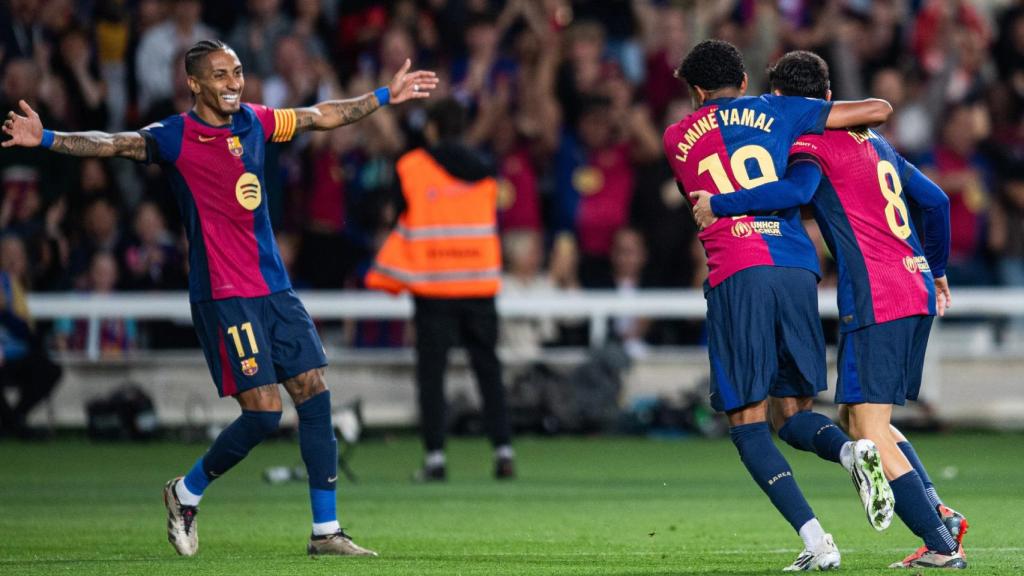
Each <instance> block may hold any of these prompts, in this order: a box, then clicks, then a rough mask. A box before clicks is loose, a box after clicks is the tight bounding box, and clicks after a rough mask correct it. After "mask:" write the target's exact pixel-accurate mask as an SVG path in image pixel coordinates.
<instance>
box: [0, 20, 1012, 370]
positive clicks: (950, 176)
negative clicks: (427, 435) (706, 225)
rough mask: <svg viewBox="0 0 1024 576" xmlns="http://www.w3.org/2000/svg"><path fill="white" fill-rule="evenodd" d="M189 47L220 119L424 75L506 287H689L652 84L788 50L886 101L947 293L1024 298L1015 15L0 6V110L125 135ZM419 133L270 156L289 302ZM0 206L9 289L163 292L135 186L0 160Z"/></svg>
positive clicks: (169, 271)
mask: <svg viewBox="0 0 1024 576" xmlns="http://www.w3.org/2000/svg"><path fill="white" fill-rule="evenodd" d="M214 37H216V38H220V39H223V40H225V41H226V42H227V43H228V44H229V45H231V46H232V47H233V48H234V49H235V51H236V52H237V53H238V55H239V57H240V58H241V61H242V63H243V65H244V67H245V79H246V86H245V94H244V99H245V100H247V101H250V102H261V103H264V104H267V105H269V106H272V107H292V106H302V105H309V104H313V103H315V102H317V101H320V100H324V99H329V98H344V97H350V96H355V95H360V94H363V93H365V92H368V91H370V90H372V89H373V88H375V87H377V86H381V85H384V84H386V83H387V81H388V79H389V78H390V77H391V75H392V74H394V72H395V71H396V70H398V68H399V67H400V66H401V64H402V62H403V60H404V59H405V58H407V57H411V58H412V59H413V61H414V63H415V66H416V67H417V68H423V69H432V70H435V71H437V72H438V74H439V75H440V76H441V79H442V85H441V86H442V87H441V90H439V94H438V96H444V95H451V96H454V97H456V98H457V99H459V100H460V101H461V102H463V103H464V104H465V105H466V106H467V107H468V108H469V109H470V110H471V114H472V118H473V121H472V126H471V128H470V130H469V132H468V136H467V137H468V140H469V142H470V143H471V144H472V145H473V146H474V147H476V148H477V149H478V150H479V152H480V153H481V154H482V155H484V156H486V157H487V158H488V159H489V160H490V161H491V162H492V163H493V166H494V168H495V170H496V173H497V174H498V175H499V177H500V189H501V194H500V226H501V232H502V238H503V245H504V249H505V252H506V259H505V263H506V267H507V276H508V277H507V281H506V283H505V290H506V291H507V292H513V291H523V290H529V289H544V290H578V289H586V288H609V289H618V290H621V291H632V290H637V289H641V288H654V287H657V288H675V287H699V286H701V284H702V282H703V280H704V274H705V266H704V261H703V258H704V255H703V251H702V249H701V248H700V245H699V243H698V242H697V240H696V238H695V228H694V224H693V222H692V219H691V217H690V213H689V208H688V204H687V203H686V202H685V201H684V198H683V197H682V196H681V195H680V193H679V192H678V190H677V188H676V185H675V183H674V181H673V179H672V173H671V171H670V170H669V167H668V165H667V163H666V161H665V159H664V154H663V152H662V146H661V133H662V131H663V129H664V127H665V126H666V125H668V124H670V123H672V122H676V121H678V120H679V119H681V118H682V117H684V116H685V115H686V114H688V113H689V112H690V111H691V104H690V100H689V97H688V92H687V88H686V86H684V85H683V84H681V83H680V82H679V81H678V80H676V79H675V78H673V75H672V71H673V69H674V68H675V67H676V65H677V64H678V63H679V62H680V60H681V58H682V57H683V55H685V53H686V52H687V50H688V49H689V48H690V47H691V46H692V45H693V44H694V43H696V42H698V41H700V40H702V39H704V38H708V37H717V38H722V39H726V40H729V41H730V42H733V43H734V44H736V45H738V46H739V47H740V48H741V49H742V51H743V52H744V55H745V57H746V63H747V69H748V73H749V76H750V89H749V92H750V93H753V94H757V93H761V92H763V91H765V90H766V86H765V68H766V66H767V65H768V64H770V63H771V62H772V61H773V60H774V59H775V58H777V57H778V56H780V55H781V54H782V53H784V52H785V51H787V50H791V49H808V50H814V51H816V52H818V53H819V54H821V55H822V56H823V57H825V59H826V60H827V61H828V62H829V65H830V67H831V72H832V89H833V97H834V98H836V99H857V98H863V97H868V96H876V97H881V98H885V99H887V100H888V101H890V102H891V103H892V105H893V106H894V108H895V110H896V112H895V115H894V117H893V119H892V120H891V121H890V122H889V123H888V124H886V125H885V126H883V127H882V129H881V130H882V132H883V133H884V135H885V136H887V137H888V138H890V139H891V140H892V141H893V142H894V143H895V144H896V146H897V148H898V149H899V150H900V151H901V152H902V153H903V154H904V155H905V156H906V157H907V158H908V159H910V160H911V161H913V162H916V163H918V164H919V165H920V166H921V167H922V168H923V169H925V170H926V172H927V173H928V174H929V175H930V176H931V177H933V178H934V179H935V180H936V181H937V182H938V183H939V184H940V185H941V186H942V188H943V189H944V190H945V191H946V192H947V193H948V194H949V196H950V198H951V200H952V221H953V222H952V225H953V228H952V229H953V238H952V256H951V261H950V266H949V275H950V282H951V285H953V286H954V287H956V286H966V285H979V284H980V285H1006V286H1024V121H1022V119H1024V114H1022V111H1024V1H1008V0H1002V1H1001V0H976V1H970V0H777V1H770V0H728V1H727V0H678V1H668V0H660V1H659V0H573V1H570V0H506V1H500V0H491V1H489V0H389V1H378V0H218V1H217V2H199V1H198V0H77V1H75V0H0V109H2V110H4V112H6V111H7V110H10V109H17V107H16V103H17V102H18V100H19V99H24V100H26V101H27V102H29V103H30V104H31V105H32V106H33V107H34V108H35V109H36V110H37V111H38V112H39V113H40V115H41V116H42V119H43V123H44V125H45V126H47V127H49V128H52V129H56V130H94V129H95V130H106V131H122V130H132V129H137V128H139V127H142V126H144V125H146V124H148V123H150V122H153V121H157V120H160V119H161V118H164V117H166V116H168V115H171V114H176V113H180V112H183V111H185V110H187V109H188V108H189V107H190V106H191V96H190V93H189V91H188V89H187V86H186V83H185V71H184V66H183V61H182V55H183V53H184V51H185V50H186V49H187V48H188V47H189V46H190V45H192V44H193V43H194V42H195V41H197V40H200V39H204V38H214ZM424 117H425V115H424V111H423V108H422V107H421V106H420V105H419V104H412V105H408V104H407V105H402V106H398V107H394V108H387V109H384V110H381V111H379V112H377V113H375V114H373V115H372V116H371V117H370V118H369V119H368V120H366V121H363V122H360V123H358V124H356V125H354V126H350V127H346V128H342V129H339V130H335V131H333V132H330V133H316V134H307V135H303V136H301V137H300V138H297V139H296V140H295V141H293V142H291V143H288V144H284V145H280V146H274V147H271V149H270V151H269V152H268V163H267V171H266V187H267V190H268V198H269V201H270V202H271V210H272V214H273V221H274V225H275V228H276V230H277V232H278V241H279V247H280V250H281V253H282V256H283V258H284V260H285V262H286V264H287V266H288V268H289V270H290V272H291V275H292V279H293V282H294V283H295V285H296V287H298V288H315V289H342V288H345V289H358V288H360V283H361V276H362V273H363V272H364V271H365V269H366V267H367V265H368V263H369V262H370V259H371V258H372V255H373V254H374V251H375V249H376V247H377V246H378V245H379V243H380V242H381V241H382V239H383V238H384V236H385V234H386V232H387V230H388V227H389V226H390V225H391V224H392V223H393V222H394V219H395V199H394V196H393V193H392V185H393V180H394V178H395V175H394V161H395V159H396V158H397V157H398V156H399V155H401V154H402V153H403V152H405V151H406V150H409V149H411V148H413V147H416V146H419V145H421V144H422V135H421V133H420V128H421V127H422V125H423V123H424ZM0 188H2V189H0V193H2V200H0V231H2V232H0V238H2V239H0V267H2V274H3V280H4V284H5V285H15V286H18V287H19V288H18V289H17V290H15V291H14V292H12V291H10V290H8V292H7V293H8V294H9V295H10V294H15V295H21V294H23V293H24V292H25V291H35V292H41V291H79V292H93V293H102V292H111V291H119V290H144V291H145V290H183V289H185V287H186V283H185V275H186V274H187V259H186V258H185V256H184V255H185V251H186V247H185V246H184V237H183V235H182V233H181V225H180V216H179V214H178V210H177V206H176V205H175V200H174V199H173V197H172V195H171V194H170V193H169V191H168V190H167V186H166V184H165V183H164V182H163V180H162V178H161V175H160V169H159V167H157V166H143V165H139V164H135V163H132V162H129V161H126V160H97V159H74V158H69V157H65V156H60V155H57V154H52V153H48V152H46V151H43V150H38V149H14V148H12V149H3V150H2V152H0ZM811 225H813V223H811ZM823 261H824V262H825V266H826V268H828V262H827V256H823ZM828 281H829V280H828V279H827V278H826V280H825V282H826V283H827V282H828ZM18 297H21V296H18ZM16 300H17V298H12V297H8V298H5V299H4V302H2V303H3V304H4V305H5V306H6V311H7V312H11V311H12V310H15V308H17V306H18V302H17V301H16ZM584 328H585V327H584V326H580V325H578V324H573V323H566V324H562V325H554V324H551V323H543V322H540V323H538V322H520V323H519V324H515V323H511V324H510V325H509V326H507V330H506V335H505V337H506V341H507V342H509V343H514V342H520V341H521V348H522V349H523V350H524V351H525V352H526V353H529V351H530V350H531V349H532V348H534V347H536V346H537V345H538V343H546V342H552V341H561V342H563V343H584V342H585V333H584V332H585V331H584ZM613 330H614V333H615V334H616V335H618V336H619V338H620V339H621V340H623V341H625V342H627V343H631V344H630V345H631V346H634V347H642V346H643V343H644V342H645V341H646V342H650V343H668V344H678V343H690V342H694V341H696V339H698V338H699V330H695V329H693V328H692V327H687V325H685V324H680V323H666V324H665V325H664V326H660V325H659V324H658V323H650V322H646V321H644V320H642V319H631V318H623V319H619V320H617V321H616V322H615V323H614V327H613ZM84 331H85V327H84V326H83V325H79V324H78V323H75V322H71V321H68V322H59V323H57V324H56V325H55V326H54V330H53V335H52V340H53V342H55V343H56V344H57V345H58V346H59V347H63V348H71V349H74V348H80V347H81V346H83V334H84ZM166 333H167V332H164V331H161V335H164V334H166ZM189 333H190V332H189V329H188V327H187V326H186V327H185V331H184V332H183V334H189ZM344 333H345V335H344V343H346V344H352V345H358V346H389V345H401V344H402V343H404V342H405V339H406V333H405V330H404V328H403V327H402V325H401V324H400V323H399V324H396V323H381V322H375V323H374V322H367V323H360V324H358V325H354V326H352V327H350V329H347V330H345V331H344ZM581 334H582V335H581ZM140 337H141V336H140V334H139V331H138V330H137V328H136V327H135V326H134V324H133V323H130V322H127V323H126V322H111V323H110V325H106V324H105V325H104V326H103V328H102V330H101V339H102V345H103V347H104V349H110V350H115V351H116V350H124V349H130V348H133V347H136V346H140V345H145V346H150V345H154V343H155V342H154V341H155V340H156V339H158V338H157V336H156V335H151V336H149V337H148V338H146V337H142V338H143V340H144V341H143V342H142V343H141V344H140ZM183 337H184V338H186V339H187V338H188V337H190V336H183ZM171 340H173V338H172V339H171Z"/></svg>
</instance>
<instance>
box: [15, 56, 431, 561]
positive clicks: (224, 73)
mask: <svg viewBox="0 0 1024 576" xmlns="http://www.w3.org/2000/svg"><path fill="white" fill-rule="evenodd" d="M410 66H411V63H410V62H409V61H408V60H406V62H405V65H404V66H403V67H402V69H401V70H399V71H398V73H397V74H395V76H394V78H393V79H392V80H391V83H390V84H389V85H388V86H386V87H381V88H378V89H377V90H375V91H374V92H372V93H368V94H364V95H362V96H360V97H358V98H352V99H348V100H331V101H327V102H321V103H319V104H316V105H315V106H311V107H308V108H292V109H278V110H274V109H270V108H267V107H265V106H260V105H257V104H246V103H243V102H242V92H243V89H244V87H245V77H244V75H243V73H242V64H241V62H240V61H239V60H238V56H237V55H236V54H235V52H234V51H233V50H232V49H231V48H230V47H228V46H227V45H225V44H224V43H222V42H220V41H217V40H203V41H200V42H197V43H196V44H195V45H194V46H192V48H191V49H189V50H188V52H187V53H186V55H185V70H186V73H187V75H188V87H189V89H190V90H191V91H192V95H193V98H194V102H195V104H194V105H193V107H192V109H191V110H189V111H188V112H186V113H183V114H180V115H177V116H171V117H169V118H167V119H165V120H162V121H160V122H156V123H154V124H151V125H149V126H146V127H145V128H143V129H141V130H139V131H136V132H121V133H117V134H107V133H104V132H72V133H64V132H52V131H50V130H46V129H44V128H43V126H42V124H41V122H40V120H39V115H38V114H36V113H35V112H34V111H33V110H32V109H31V108H30V107H29V106H28V104H26V103H25V102H24V101H22V102H20V103H19V104H20V107H21V111H22V113H23V114H24V115H21V114H17V113H15V112H13V111H12V112H9V113H8V114H7V118H6V119H5V121H4V125H3V132H4V134H6V135H7V136H9V139H8V140H6V141H5V142H4V143H3V147H5V148H7V147H11V146H26V147H34V146H42V147H44V148H49V149H50V150H52V151H54V152H59V153H62V154H70V155H73V156H104V157H106V156H120V157H124V158H130V159H132V160H136V161H139V162H146V163H158V164H160V165H161V166H162V167H163V169H164V173H165V175H166V176H167V178H168V179H169V180H170V182H171V188H172V189H173V190H174V192H175V194H176V196H177V200H178V205H179V207H180V209H181V212H182V219H183V220H184V223H185V230H186V233H187V234H188V239H189V265H190V273H189V296H190V300H191V302H192V320H193V323H194V324H195V328H196V332H197V333H198V335H199V341H200V343H201V344H202V347H203V352H204V354H205V356H206V362H207V364H208V366H209V368H210V374H211V376H212V377H213V380H214V383H215V384H216V386H217V391H218V393H219V394H220V396H222V397H223V396H231V397H232V398H234V399H235V400H236V401H237V402H238V404H239V406H241V409H242V414H241V416H239V417H238V419H237V420H235V421H234V422H233V423H232V424H231V425H230V426H228V427H227V428H225V429H224V431H223V432H221V434H220V435H219V436H218V437H217V439H216V440H215V441H214V442H213V445H212V446H211V447H210V449H209V450H208V451H207V452H206V454H204V455H203V456H202V457H201V458H199V460H198V461H197V462H196V463H195V465H194V466H193V467H192V469H191V470H189V472H188V473H187V474H186V475H185V476H184V477H179V478H175V479H173V480H171V481H169V482H168V483H167V485H166V486H165V488H164V503H165V505H166V506H167V513H168V524H167V536H168V539H169V540H170V542H171V544H172V545H173V546H174V548H175V550H177V551H178V553H179V554H182V555H185V556H192V555H194V554H195V553H196V552H197V550H198V547H199V539H198V532H197V525H196V513H197V512H198V510H199V501H200V499H201V498H202V496H203V492H204V491H205V490H206V488H207V487H208V485H209V484H210V483H211V482H213V481H214V480H216V479H217V478H219V477H220V476H222V475H223V474H224V473H226V472H227V471H228V470H230V469H231V468H232V467H233V466H234V465H235V464H237V463H238V462H239V461H241V460H242V459H243V458H245V456H246V454H248V453H249V451H250V450H251V449H252V448H253V447H255V446H256V445H257V444H259V443H260V442H261V441H262V440H263V439H264V438H266V437H267V436H268V435H269V434H271V433H272V432H273V431H274V430H276V429H277V426H278V423H279V421H280V419H281V395H280V391H279V389H278V384H281V385H283V386H284V388H285V390H286V391H287V392H288V395H289V396H291V399H292V401H293V402H294V404H295V408H296V412H298V417H299V446H300V449H301V452H302V459H303V461H304V462H305V464H306V470H307V471H308V473H309V495H310V502H311V506H312V511H313V530H312V536H311V537H310V539H309V543H308V546H307V551H308V553H309V554H310V555H316V554H333V555H355V556H376V553H375V552H373V551H371V550H367V549H366V548H363V547H361V546H359V545H357V544H355V543H354V542H353V541H352V540H351V538H349V537H348V535H347V534H345V532H344V530H342V528H341V526H340V525H339V523H338V518H337V513H336V503H335V486H336V481H337V477H338V474H337V465H338V457H337V443H336V440H335V438H334V430H333V427H332V426H331V401H330V392H329V391H328V389H327V385H326V384H325V382H324V367H325V366H326V365H327V358H326V356H325V354H324V349H323V345H322V344H321V343H320V338H319V336H318V335H317V332H316V328H315V327H314V326H313V322H312V320H311V319H310V317H309V314H307V313H306V310H305V308H304V307H303V306H302V303H301V302H300V301H299V299H298V298H297V297H296V295H295V293H294V292H293V291H292V287H291V282H290V280H289V279H288V275H287V273H286V272H285V269H284V265H283V264H282V262H281V257H280V255H279V254H278V251H277V244H276V242H275V241H274V235H273V231H272V230H271V227H270V216H269V212H268V209H267V200H266V198H265V194H264V190H265V189H266V186H265V184H264V175H263V164H264V153H265V150H266V146H267V144H268V143H269V142H287V141H289V140H291V139H292V138H293V137H294V136H295V135H296V134H298V133H300V132H304V131H308V130H331V129H334V128H338V127H340V126H344V125H346V124H351V123H353V122H357V121H358V120H360V119H362V118H363V117H365V116H367V115H369V114H371V113H373V111H374V110H376V109H378V108H380V107H381V106H385V105H387V104H388V103H392V104H397V103H400V102H405V101H407V100H412V99H418V98H427V97H429V96H430V92H431V90H433V89H434V88H435V87H436V86H437V77H436V75H435V74H434V73H433V72H426V71H417V72H410V71H409V68H410Z"/></svg>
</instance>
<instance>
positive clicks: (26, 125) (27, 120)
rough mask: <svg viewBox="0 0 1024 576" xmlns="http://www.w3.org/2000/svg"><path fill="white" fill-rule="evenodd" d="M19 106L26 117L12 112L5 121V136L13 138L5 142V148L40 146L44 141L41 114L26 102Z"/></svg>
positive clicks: (20, 102) (19, 103) (21, 101)
mask: <svg viewBox="0 0 1024 576" xmlns="http://www.w3.org/2000/svg"><path fill="white" fill-rule="evenodd" d="M18 106H19V107H21V111H22V112H24V113H25V115H24V116H22V115H20V114H18V113H16V112H15V111H14V110H11V111H10V112H8V113H7V118H6V119H5V120H4V134H7V135H8V136H10V137H11V139H10V140H6V141H4V142H3V144H2V146H3V147H4V148H10V147H12V146H27V147H33V146H39V143H40V142H42V141H43V123H42V121H41V120H39V114H36V111H35V110H33V109H32V107H31V106H29V105H28V102H25V101H24V100H19V101H18Z"/></svg>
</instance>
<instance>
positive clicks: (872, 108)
mask: <svg viewBox="0 0 1024 576" xmlns="http://www.w3.org/2000/svg"><path fill="white" fill-rule="evenodd" d="M891 115H892V105H891V104H889V103H888V102H887V101H885V100H882V99H880V98H868V99H867V100H857V101H840V102H835V103H833V104H832V110H831V111H830V112H829V114H828V120H827V121H826V122H825V128H829V129H837V128H855V127H858V126H878V125H879V124H883V123H884V122H885V121H887V120H888V119H889V116H891Z"/></svg>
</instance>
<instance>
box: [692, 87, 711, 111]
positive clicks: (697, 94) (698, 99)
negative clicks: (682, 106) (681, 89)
mask: <svg viewBox="0 0 1024 576" xmlns="http://www.w3.org/2000/svg"><path fill="white" fill-rule="evenodd" d="M707 98H708V93H707V92H705V91H704V89H703V88H701V87H699V86H690V104H692V105H693V109H694V110H696V109H697V108H700V107H701V106H703V105H704V101H705V100H707Z"/></svg>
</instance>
